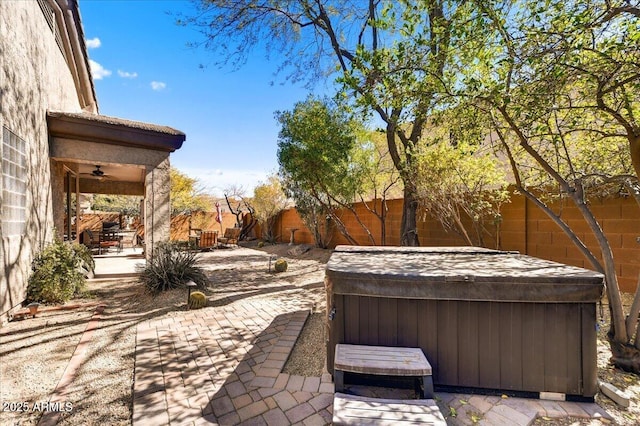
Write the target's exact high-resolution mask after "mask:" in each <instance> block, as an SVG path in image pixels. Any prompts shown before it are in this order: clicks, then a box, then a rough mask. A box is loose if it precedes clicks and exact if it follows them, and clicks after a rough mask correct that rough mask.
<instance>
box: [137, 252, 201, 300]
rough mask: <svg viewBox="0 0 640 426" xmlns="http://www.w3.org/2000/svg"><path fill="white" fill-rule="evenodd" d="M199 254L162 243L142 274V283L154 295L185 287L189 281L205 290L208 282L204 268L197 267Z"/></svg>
mask: <svg viewBox="0 0 640 426" xmlns="http://www.w3.org/2000/svg"><path fill="white" fill-rule="evenodd" d="M196 261H197V253H196V252H192V251H183V250H180V249H179V247H177V246H176V245H175V244H172V243H160V244H158V246H157V247H156V248H155V249H154V250H153V256H152V258H151V259H150V260H149V261H148V262H147V266H146V267H145V268H144V269H143V270H142V272H141V274H140V282H142V283H143V284H144V285H145V286H146V287H147V289H148V290H149V291H150V292H151V293H154V294H157V293H160V292H163V291H166V290H171V289H174V288H180V287H185V284H186V283H187V282H189V281H193V282H195V283H196V284H197V285H198V287H199V288H204V286H205V285H206V284H207V282H208V280H207V277H206V276H205V274H204V272H203V270H202V268H200V267H198V266H196Z"/></svg>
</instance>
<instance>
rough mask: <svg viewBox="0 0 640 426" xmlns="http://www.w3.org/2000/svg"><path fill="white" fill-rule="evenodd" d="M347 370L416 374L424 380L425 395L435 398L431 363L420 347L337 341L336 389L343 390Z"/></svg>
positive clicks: (381, 373)
mask: <svg viewBox="0 0 640 426" xmlns="http://www.w3.org/2000/svg"><path fill="white" fill-rule="evenodd" d="M344 372H351V373H360V374H373V375H379V376H405V377H406V376H409V377H416V378H419V379H421V380H422V385H423V391H422V397H423V398H433V379H432V377H431V374H432V369H431V364H429V361H427V357H425V356H424V353H423V352H422V349H420V348H403V347H394V346H368V345H350V344H345V343H338V344H337V345H336V353H335V361H334V382H335V389H336V392H341V391H344Z"/></svg>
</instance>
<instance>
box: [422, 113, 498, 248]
mask: <svg viewBox="0 0 640 426" xmlns="http://www.w3.org/2000/svg"><path fill="white" fill-rule="evenodd" d="M473 112H474V111H471V113H466V114H465V112H464V111H461V109H460V108H453V109H448V110H445V111H441V112H440V113H438V114H437V115H434V116H433V117H432V119H431V121H430V124H429V131H428V132H427V134H426V135H425V137H427V138H429V143H428V144H425V145H424V146H423V147H422V148H421V149H420V151H418V153H417V154H416V159H417V164H418V174H417V176H418V179H417V190H418V195H419V200H420V205H421V206H422V207H423V208H424V209H425V210H426V211H427V212H428V213H429V214H430V215H431V216H432V217H434V218H436V219H437V220H438V221H439V222H440V223H441V224H442V226H443V227H444V228H445V229H447V230H451V231H453V232H456V233H457V234H459V235H460V236H461V237H462V238H463V239H464V240H465V241H466V243H467V244H468V245H470V246H481V247H487V246H488V244H487V241H486V238H487V237H493V238H495V243H494V246H495V247H496V248H499V240H498V235H499V232H498V230H497V228H498V226H499V224H500V221H501V216H500V207H501V205H502V204H504V203H505V202H508V199H509V193H508V191H507V180H506V174H505V172H504V169H503V165H502V163H501V162H499V161H498V159H497V158H496V157H495V155H494V152H493V150H492V149H490V147H487V146H486V145H483V141H484V139H485V136H486V134H487V133H488V131H489V127H488V123H486V122H485V121H483V120H482V118H481V116H480V115H479V114H473ZM487 148H489V149H487Z"/></svg>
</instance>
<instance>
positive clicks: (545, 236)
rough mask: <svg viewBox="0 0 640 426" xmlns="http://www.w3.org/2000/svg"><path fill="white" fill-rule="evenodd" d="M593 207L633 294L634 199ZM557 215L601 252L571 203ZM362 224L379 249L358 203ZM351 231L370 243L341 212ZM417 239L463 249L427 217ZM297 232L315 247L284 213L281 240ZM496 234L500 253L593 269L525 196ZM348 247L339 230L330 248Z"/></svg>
mask: <svg viewBox="0 0 640 426" xmlns="http://www.w3.org/2000/svg"><path fill="white" fill-rule="evenodd" d="M590 204H591V209H592V211H593V213H594V214H595V216H596V218H597V219H598V221H599V223H600V225H601V226H602V228H603V230H604V232H605V234H606V235H607V237H608V238H609V242H610V244H611V247H612V249H613V255H614V258H615V262H616V268H617V271H618V278H619V284H620V289H621V290H622V291H624V292H633V291H635V288H636V285H637V282H638V275H639V274H640V243H639V242H638V237H640V209H639V208H638V205H637V203H636V202H635V200H633V199H631V198H606V199H595V200H592V201H590ZM387 205H388V213H387V220H386V229H387V232H386V245H391V246H397V245H399V244H400V223H401V219H402V199H397V200H390V201H387ZM552 207H553V209H554V211H555V212H556V213H559V212H561V217H562V218H563V219H564V220H565V221H567V222H568V224H569V225H570V226H571V227H572V229H574V230H575V231H576V233H577V234H578V236H579V237H580V238H581V239H582V241H584V242H585V243H586V244H587V246H588V247H589V248H590V249H591V250H592V251H593V252H594V253H596V254H598V253H599V249H598V245H597V242H596V239H595V237H594V236H593V235H592V233H591V232H590V231H589V228H588V226H587V224H586V223H585V222H584V220H583V219H582V216H581V215H580V213H579V211H578V210H577V209H576V208H575V207H574V206H573V205H572V204H571V202H570V201H564V202H562V203H556V204H555V205H553V206H552ZM355 209H356V211H357V212H358V214H359V216H360V217H361V219H362V222H363V223H364V224H365V225H366V226H367V227H368V228H369V230H370V231H371V233H372V234H373V236H374V239H375V244H376V245H380V235H381V231H380V230H381V227H380V221H379V220H378V218H377V217H375V216H374V215H373V214H372V213H370V212H369V211H368V210H367V209H366V208H365V206H364V205H363V204H362V203H358V204H356V205H355ZM341 217H342V218H343V220H344V222H345V225H346V226H347V229H348V230H349V233H350V234H351V235H352V236H353V237H354V238H355V239H356V241H357V242H358V243H359V244H361V245H372V243H371V241H370V240H369V239H368V237H367V235H366V233H365V232H364V231H363V230H362V227H361V226H360V225H359V224H358V223H357V222H356V220H355V218H354V216H353V215H352V214H351V213H350V212H347V211H342V212H341ZM418 220H419V221H418V237H419V239H420V245H422V246H460V245H462V246H464V245H467V244H466V242H465V240H464V239H463V238H462V237H460V236H459V235H458V234H456V233H454V232H451V231H450V232H447V231H446V230H445V229H444V228H443V227H442V225H441V224H440V222H438V221H437V220H435V219H433V218H431V217H428V216H427V215H423V216H422V217H420V218H419V219H418ZM291 228H297V231H296V233H295V242H296V243H307V244H314V241H313V235H312V233H311V232H310V231H309V230H308V229H307V228H306V227H305V225H304V223H303V222H302V220H301V219H300V216H299V215H298V213H297V211H296V210H295V209H288V210H284V211H283V212H282V213H281V214H280V217H279V218H278V221H277V223H276V233H277V235H278V240H279V241H281V242H287V241H289V237H290V231H289V230H290V229H291ZM493 232H494V235H493V236H492V237H491V238H487V239H486V240H485V241H484V246H485V247H488V248H494V249H500V250H516V251H518V252H520V253H522V254H526V255H530V256H535V257H539V258H542V259H547V260H552V261H555V262H559V263H564V264H568V265H574V266H579V267H583V268H587V269H593V268H592V267H591V265H590V264H589V262H588V261H587V260H586V259H585V258H584V256H583V255H582V254H581V253H580V251H579V250H578V249H577V248H576V247H575V246H574V245H573V243H572V242H571V241H570V240H569V238H568V237H567V236H566V235H565V234H564V233H563V232H562V230H561V229H560V228H559V227H558V226H557V225H556V224H555V223H554V222H553V221H552V220H551V219H550V218H549V217H548V216H547V215H546V214H545V213H544V212H543V211H542V210H540V209H538V208H537V207H536V206H534V205H533V204H532V203H531V202H530V201H528V200H526V198H525V197H524V196H523V195H518V194H514V195H513V196H512V198H511V202H510V203H508V204H505V205H504V206H503V208H502V221H501V223H500V224H499V225H498V226H497V228H496V229H494V230H493ZM338 244H348V242H347V240H346V239H345V238H344V237H343V236H342V235H341V234H340V233H339V232H338V231H337V230H335V231H334V232H333V234H332V238H331V242H330V246H331V247H335V246H336V245H338Z"/></svg>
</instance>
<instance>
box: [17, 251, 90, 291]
mask: <svg viewBox="0 0 640 426" xmlns="http://www.w3.org/2000/svg"><path fill="white" fill-rule="evenodd" d="M83 247H84V246H80V244H69V243H64V242H61V241H60V240H58V239H55V240H54V241H53V242H52V243H51V244H49V245H48V246H47V247H45V248H44V250H42V252H40V253H39V254H38V255H37V256H36V257H35V259H34V260H33V264H32V271H33V272H32V274H31V276H30V277H29V283H28V287H27V300H29V301H32V302H44V303H64V302H66V301H68V300H69V299H71V298H72V297H73V296H75V295H78V294H81V293H82V292H84V291H85V290H86V287H85V284H86V281H85V277H84V275H83V272H82V270H81V267H82V266H83V265H85V262H86V260H87V259H86V251H87V250H86V248H84V249H83ZM89 257H90V254H89ZM87 267H88V268H89V267H90V268H91V269H93V259H91V261H90V262H88V265H87Z"/></svg>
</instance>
